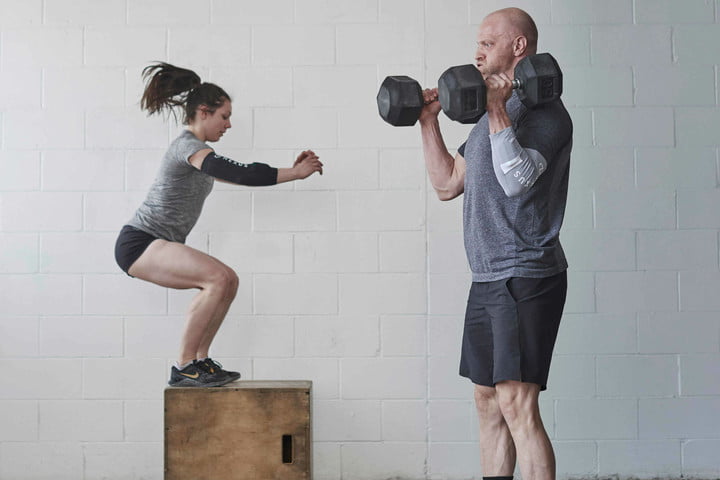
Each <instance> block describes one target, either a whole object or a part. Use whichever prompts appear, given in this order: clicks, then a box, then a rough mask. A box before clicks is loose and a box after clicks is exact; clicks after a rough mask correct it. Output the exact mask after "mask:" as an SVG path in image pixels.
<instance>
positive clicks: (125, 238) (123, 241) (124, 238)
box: [115, 225, 157, 276]
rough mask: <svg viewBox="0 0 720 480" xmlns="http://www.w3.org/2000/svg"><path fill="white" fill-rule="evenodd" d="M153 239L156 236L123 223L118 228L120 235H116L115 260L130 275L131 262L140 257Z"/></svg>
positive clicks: (155, 238)
mask: <svg viewBox="0 0 720 480" xmlns="http://www.w3.org/2000/svg"><path fill="white" fill-rule="evenodd" d="M155 240H157V237H155V236H153V235H150V234H149V233H147V232H143V231H142V230H139V229H137V228H135V227H131V226H130V225H125V226H124V227H123V228H122V230H120V235H118V238H117V241H116V242H115V261H116V262H117V264H118V265H119V266H120V268H122V271H123V272H125V273H127V274H128V275H130V274H129V273H128V270H130V267H131V266H132V264H133V263H135V260H137V259H138V258H140V255H142V254H143V252H144V251H145V249H146V248H147V247H148V246H149V245H150V244H151V243H152V242H154V241H155ZM130 276H132V275H130Z"/></svg>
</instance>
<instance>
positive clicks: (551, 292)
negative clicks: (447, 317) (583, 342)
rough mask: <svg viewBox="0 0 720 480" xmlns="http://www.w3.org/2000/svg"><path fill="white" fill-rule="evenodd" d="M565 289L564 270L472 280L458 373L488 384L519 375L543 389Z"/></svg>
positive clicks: (473, 380) (476, 382) (545, 384)
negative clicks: (548, 274)
mask: <svg viewBox="0 0 720 480" xmlns="http://www.w3.org/2000/svg"><path fill="white" fill-rule="evenodd" d="M566 293H567V273H566V272H562V273H559V274H557V275H554V276H552V277H546V278H521V277H512V278H506V279H504V280H497V281H494V282H474V283H473V284H472V287H470V295H469V297H468V303H467V310H466V312H465V329H464V331H463V343H462V355H461V358H460V375H462V376H463V377H468V378H469V379H470V380H472V382H473V383H475V384H477V385H484V386H488V387H493V386H495V384H496V383H498V382H502V381H503V380H516V381H519V382H528V383H536V384H538V385H540V389H541V390H545V389H546V388H547V379H548V372H549V371H550V360H551V359H552V352H553V348H554V346H555V338H556V337H557V332H558V327H559V326H560V318H561V317H562V312H563V307H564V306H565V296H566Z"/></svg>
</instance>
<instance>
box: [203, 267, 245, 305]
mask: <svg viewBox="0 0 720 480" xmlns="http://www.w3.org/2000/svg"><path fill="white" fill-rule="evenodd" d="M210 284H211V286H212V287H213V288H215V289H217V290H218V291H219V292H221V293H222V296H223V298H228V299H230V300H232V299H233V298H235V295H236V294H237V290H238V286H239V285H240V279H239V278H238V276H237V274H236V273H235V271H234V270H233V269H232V268H230V267H228V266H226V265H222V266H219V267H218V268H217V269H215V270H214V271H213V274H212V278H211V279H210Z"/></svg>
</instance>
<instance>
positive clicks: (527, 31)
mask: <svg viewBox="0 0 720 480" xmlns="http://www.w3.org/2000/svg"><path fill="white" fill-rule="evenodd" d="M486 22H491V23H493V24H494V25H495V27H496V28H498V29H500V30H502V31H504V32H505V33H507V34H508V35H510V36H512V37H518V36H523V37H525V38H526V39H527V54H528V55H532V54H535V53H536V52H537V40H538V31H537V26H536V25H535V21H534V20H533V19H532V17H531V16H530V15H528V13H527V12H526V11H525V10H521V9H519V8H514V7H513V8H503V9H502V10H496V11H494V12H492V13H491V14H489V15H488V16H487V17H485V19H484V20H483V23H486Z"/></svg>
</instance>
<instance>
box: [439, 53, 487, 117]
mask: <svg viewBox="0 0 720 480" xmlns="http://www.w3.org/2000/svg"><path fill="white" fill-rule="evenodd" d="M485 96H486V95H485V82H484V81H483V78H482V75H481V74H480V72H479V71H478V69H477V68H475V66H474V65H470V64H468V65H458V66H456V67H450V68H448V69H447V70H445V72H444V73H443V74H442V75H441V76H440V80H438V97H439V99H440V105H441V106H442V109H443V112H445V115H447V116H448V118H450V119H451V120H455V121H457V122H460V123H477V121H478V120H480V117H482V116H483V114H484V113H485Z"/></svg>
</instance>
